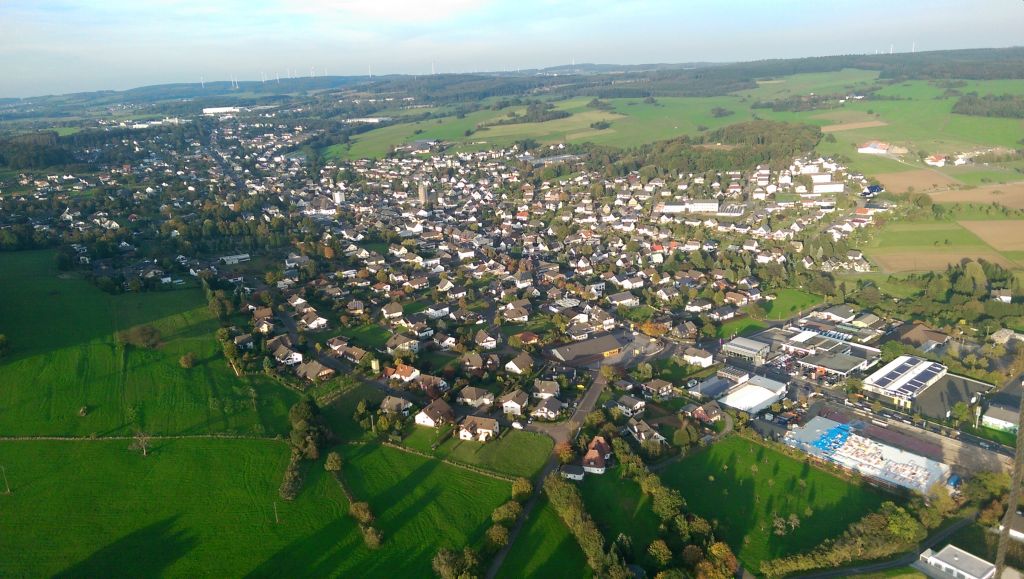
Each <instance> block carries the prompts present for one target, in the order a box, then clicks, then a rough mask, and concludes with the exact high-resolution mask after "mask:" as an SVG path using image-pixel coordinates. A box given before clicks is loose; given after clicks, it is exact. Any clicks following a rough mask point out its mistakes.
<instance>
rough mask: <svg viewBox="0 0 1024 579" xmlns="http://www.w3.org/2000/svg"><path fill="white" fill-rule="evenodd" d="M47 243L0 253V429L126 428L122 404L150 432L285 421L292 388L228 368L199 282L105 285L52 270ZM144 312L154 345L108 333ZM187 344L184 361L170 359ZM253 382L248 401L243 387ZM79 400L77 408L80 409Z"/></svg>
mask: <svg viewBox="0 0 1024 579" xmlns="http://www.w3.org/2000/svg"><path fill="white" fill-rule="evenodd" d="M53 263H54V261H53V257H52V254H51V253H50V252H19V253H5V254H0V271H3V272H4V275H3V276H0V333H3V334H6V335H7V336H8V338H9V339H10V342H11V345H12V352H11V355H10V356H9V357H8V358H7V359H6V360H5V361H4V362H3V363H0V384H4V387H3V388H0V432H2V433H3V434H19V435H24V434H32V435H42V434H54V435H88V434H91V433H97V434H100V435H105V434H112V433H124V432H129V431H131V430H132V429H134V428H135V426H134V425H130V424H128V412H129V408H132V407H137V408H138V409H139V414H140V415H141V427H142V428H144V429H146V430H148V431H150V432H152V433H200V432H223V431H237V432H247V433H257V432H268V433H275V432H284V431H285V430H286V425H285V422H286V420H285V417H286V413H287V407H288V405H289V404H290V403H291V402H292V401H293V399H294V398H295V396H294V395H293V394H291V393H290V392H289V391H286V390H284V389H282V388H280V387H279V386H277V385H275V384H273V383H271V382H269V381H268V380H266V379H263V378H259V377H257V378H241V379H240V378H237V377H236V376H235V375H234V373H232V372H231V371H230V369H229V368H228V367H227V365H226V364H225V363H224V361H223V358H222V357H221V355H220V353H219V348H218V346H217V343H216V341H215V340H214V338H213V332H214V331H215V330H216V328H217V323H216V321H215V320H214V319H213V318H212V316H211V315H210V314H209V313H208V311H207V309H206V307H205V304H204V300H203V297H202V293H201V292H200V291H199V290H197V289H188V290H174V291H167V292H155V293H144V294H129V295H121V296H111V295H108V294H105V293H103V292H101V291H99V290H97V289H96V288H95V287H93V286H92V285H91V284H89V283H88V282H86V281H84V280H80V279H73V278H70V279H61V278H60V277H58V276H57V272H56V271H55V269H54V267H53ZM142 324H151V325H153V326H155V327H156V328H158V329H159V330H160V332H161V335H162V339H163V342H164V343H163V345H161V346H160V347H159V348H158V349H156V350H143V349H138V348H134V347H130V346H129V347H122V346H119V345H117V343H116V339H115V336H116V333H117V332H118V331H119V330H123V329H127V328H130V327H133V326H136V325H142ZM186 352H194V353H195V354H196V355H197V356H198V359H199V362H198V363H197V364H196V366H195V367H194V368H192V369H190V370H185V369H182V368H181V367H180V366H179V364H178V359H179V358H180V357H181V356H182V355H183V354H185V353H186ZM250 387H252V388H255V389H256V391H257V394H258V404H257V410H255V411H254V410H253V408H252V404H251V401H250V398H249V395H248V389H249V388H250ZM82 406H88V408H89V412H88V415H87V416H85V417H80V416H79V415H78V411H79V409H80V408H81V407H82Z"/></svg>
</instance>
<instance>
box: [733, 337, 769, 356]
mask: <svg viewBox="0 0 1024 579" xmlns="http://www.w3.org/2000/svg"><path fill="white" fill-rule="evenodd" d="M725 347H730V348H737V349H740V350H747V351H749V352H751V353H755V354H756V353H757V352H760V351H761V350H765V349H768V348H769V346H768V344H765V343H764V342H759V341H757V340H751V339H750V338H744V337H742V336H740V337H738V338H733V339H732V340H729V341H728V342H726V343H725Z"/></svg>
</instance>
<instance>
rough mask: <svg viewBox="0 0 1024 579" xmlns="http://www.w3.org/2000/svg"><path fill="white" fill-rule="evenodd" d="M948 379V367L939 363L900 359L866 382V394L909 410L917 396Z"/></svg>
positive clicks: (910, 358) (878, 371)
mask: <svg viewBox="0 0 1024 579" xmlns="http://www.w3.org/2000/svg"><path fill="white" fill-rule="evenodd" d="M945 375H946V367H945V366H943V365H942V364H939V363H938V362H932V361H929V360H924V359H922V358H918V357H917V356H900V357H899V358H896V359H895V360H893V361H892V362H889V363H888V364H886V365H885V366H882V367H881V368H879V369H878V370H877V371H875V372H874V373H873V374H871V375H870V376H868V377H867V378H865V379H864V390H865V391H867V392H871V393H873V394H876V395H878V396H880V397H881V398H884V399H886V400H888V401H890V402H892V403H893V404H895V405H896V406H898V407H900V408H907V409H909V408H910V407H911V405H912V404H913V402H914V399H915V398H917V397H918V395H920V394H921V393H922V392H924V391H925V389H926V388H928V387H929V386H931V385H932V384H934V383H936V382H938V381H939V379H940V378H942V377H943V376H945Z"/></svg>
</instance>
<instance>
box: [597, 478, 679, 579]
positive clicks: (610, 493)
mask: <svg viewBox="0 0 1024 579" xmlns="http://www.w3.org/2000/svg"><path fill="white" fill-rule="evenodd" d="M580 491H581V492H582V493H583V502H584V503H585V504H586V506H587V512H589V513H590V516H591V517H593V518H594V522H596V523H597V526H598V527H599V528H600V529H601V532H602V533H603V534H604V538H605V540H606V541H607V542H608V543H609V544H610V543H611V542H613V541H615V539H616V537H618V536H619V534H620V533H624V534H625V535H627V536H629V538H630V539H631V541H632V555H629V554H627V556H626V559H627V560H628V561H630V562H635V563H638V564H640V565H643V566H644V567H646V568H648V569H650V568H654V567H656V565H655V564H654V563H653V562H652V561H650V560H649V556H648V554H647V546H648V545H650V544H651V542H653V541H654V540H655V539H657V538H658V527H659V526H660V524H661V521H660V520H659V519H658V516H657V515H655V514H654V511H652V510H651V499H650V497H648V496H647V495H645V494H643V493H642V492H641V491H640V485H639V484H637V483H636V482H634V481H632V480H624V479H621V478H619V468H618V467H615V468H610V469H608V471H607V472H605V474H603V475H597V476H587V477H586V478H585V479H584V480H583V484H582V485H581V486H580Z"/></svg>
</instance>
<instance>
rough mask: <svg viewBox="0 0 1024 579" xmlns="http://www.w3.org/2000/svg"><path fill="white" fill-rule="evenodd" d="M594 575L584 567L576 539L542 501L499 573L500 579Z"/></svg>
mask: <svg viewBox="0 0 1024 579" xmlns="http://www.w3.org/2000/svg"><path fill="white" fill-rule="evenodd" d="M592 576H593V572H591V570H590V568H589V567H587V558H586V557H585V556H584V555H583V550H582V549H580V546H579V544H578V543H576V538H575V537H573V536H572V533H570V532H569V529H568V528H567V527H566V526H565V523H563V522H562V520H561V519H559V518H558V514H557V513H556V512H555V510H554V509H553V508H552V507H551V505H550V504H549V503H548V501H547V499H542V500H541V502H540V504H538V505H537V507H536V508H535V509H534V511H533V513H532V514H531V515H530V518H529V519H527V520H526V524H525V525H524V526H523V529H522V531H520V533H519V537H518V538H517V539H516V542H515V543H514V544H513V545H512V549H511V550H510V551H509V553H508V556H507V557H506V558H505V562H504V563H503V564H502V565H501V569H500V570H499V571H498V577H499V578H501V579H506V578H507V579H518V578H520V577H564V578H566V579H586V578H588V577H592Z"/></svg>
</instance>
